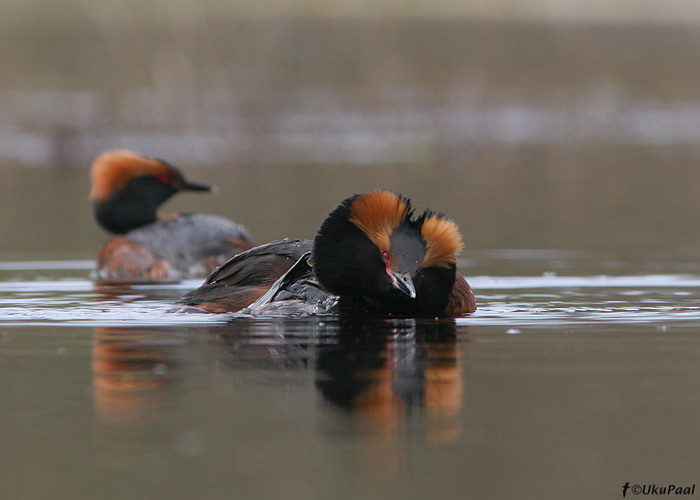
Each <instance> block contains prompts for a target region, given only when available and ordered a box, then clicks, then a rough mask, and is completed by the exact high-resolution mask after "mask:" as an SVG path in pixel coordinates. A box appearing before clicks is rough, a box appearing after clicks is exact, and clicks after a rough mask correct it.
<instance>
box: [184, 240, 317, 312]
mask: <svg viewBox="0 0 700 500" xmlns="http://www.w3.org/2000/svg"><path fill="white" fill-rule="evenodd" d="M311 245H312V242H311V241H310V240H281V241H274V242H272V243H268V244H267V245H261V246H259V247H255V248H252V249H250V250H247V251H245V252H243V253H240V254H238V255H236V256H235V257H233V258H232V259H230V260H228V261H227V262H226V263H225V264H223V265H222V266H221V267H220V268H219V269H217V270H216V271H214V272H213V273H212V274H211V275H210V276H209V278H207V280H206V281H205V282H204V284H203V285H202V286H201V287H199V288H198V289H196V290H194V291H192V292H190V293H188V294H187V295H185V296H184V297H182V298H181V299H180V300H179V301H178V302H179V303H181V304H184V305H189V306H194V307H198V308H200V309H204V310H207V311H210V312H217V313H222V312H234V311H239V310H241V309H243V308H244V307H247V306H249V305H250V304H251V303H253V302H255V301H256V300H257V299H258V298H259V297H260V296H262V295H263V294H264V293H265V292H266V291H267V290H268V289H269V288H270V285H272V284H273V283H274V282H275V281H276V280H277V279H278V278H280V277H281V276H282V275H283V274H284V273H286V272H287V271H288V270H289V268H290V267H292V265H293V264H294V263H295V262H296V261H297V260H299V258H300V257H301V256H302V255H304V254H305V253H306V252H309V251H311Z"/></svg>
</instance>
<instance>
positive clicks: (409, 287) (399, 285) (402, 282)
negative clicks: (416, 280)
mask: <svg viewBox="0 0 700 500" xmlns="http://www.w3.org/2000/svg"><path fill="white" fill-rule="evenodd" d="M391 283H392V284H393V285H394V288H396V289H397V290H401V291H402V292H403V293H405V294H406V295H408V296H409V297H411V298H412V299H415V298H416V287H415V286H414V285H413V279H411V275H410V274H409V273H399V272H396V271H392V273H391Z"/></svg>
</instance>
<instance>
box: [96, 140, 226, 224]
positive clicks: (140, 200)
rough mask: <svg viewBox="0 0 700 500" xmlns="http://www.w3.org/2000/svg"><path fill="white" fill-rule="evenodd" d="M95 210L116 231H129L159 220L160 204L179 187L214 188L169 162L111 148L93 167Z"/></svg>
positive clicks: (209, 189) (101, 220) (191, 188)
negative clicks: (188, 176)
mask: <svg viewBox="0 0 700 500" xmlns="http://www.w3.org/2000/svg"><path fill="white" fill-rule="evenodd" d="M91 180H92V191H91V192H90V199H91V201H92V206H93V212H94V214H95V218H96V219H97V221H98V222H99V224H100V225H101V226H102V227H103V228H104V229H106V230H107V231H110V232H112V233H117V234H121V233H126V232H128V231H130V230H132V229H135V228H137V227H140V226H144V225H146V224H150V223H152V222H155V221H156V212H157V210H158V207H159V206H160V205H161V204H162V203H164V202H165V201H166V200H167V199H168V198H170V197H171V196H172V195H173V194H175V193H177V192H178V191H184V190H187V191H212V190H213V188H212V187H211V186H207V185H205V184H200V183H197V182H191V181H189V180H187V179H186V178H185V176H184V175H183V174H182V172H180V171H179V170H178V169H177V168H175V167H174V166H172V165H170V164H169V163H167V162H165V161H163V160H159V159H155V158H147V157H145V156H141V155H138V154H136V153H131V152H129V151H108V152H106V153H103V154H101V155H100V156H98V157H97V159H96V160H95V162H94V163H93V165H92V171H91Z"/></svg>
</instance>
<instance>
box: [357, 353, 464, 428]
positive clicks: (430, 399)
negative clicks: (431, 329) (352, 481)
mask: <svg viewBox="0 0 700 500" xmlns="http://www.w3.org/2000/svg"><path fill="white" fill-rule="evenodd" d="M423 347H424V349H425V350H424V357H423V360H422V361H421V362H420V365H418V364H415V365H411V364H410V363H409V364H408V367H407V368H408V369H409V370H415V373H412V374H411V380H402V377H403V376H404V375H402V374H400V373H397V371H398V368H397V367H396V365H394V364H392V363H390V362H387V363H386V364H385V365H384V366H382V367H380V368H376V369H372V370H360V371H358V372H356V373H355V374H354V377H355V378H356V379H357V380H361V381H364V382H367V386H366V387H364V388H363V389H362V391H361V392H359V393H357V394H356V395H355V397H354V399H353V401H352V404H353V411H354V413H355V415H356V416H357V417H358V418H359V419H361V420H363V421H365V422H371V423H372V431H373V432H376V433H378V434H379V435H383V436H390V435H392V434H393V433H395V432H397V431H400V430H402V429H401V428H402V427H403V426H404V425H405V424H406V422H405V420H406V419H409V418H414V417H415V415H414V414H413V413H414V410H422V413H423V414H424V415H425V417H426V419H425V425H426V427H425V434H426V436H427V437H429V438H430V439H434V440H437V441H444V440H452V439H454V438H456V437H457V436H458V435H459V424H458V420H457V417H458V415H459V412H460V410H461V407H462V374H461V371H460V365H459V363H458V353H457V350H456V346H455V344H454V343H438V344H435V343H426V344H423ZM390 350H391V346H390ZM387 356H391V354H388V353H387V351H385V352H383V353H382V354H381V355H380V356H379V357H380V358H381V357H384V358H386V357H387ZM404 368H406V366H404ZM401 384H403V385H408V386H410V387H411V389H409V390H408V391H406V390H402V391H399V390H397V386H398V385H401ZM412 407H413V408H412Z"/></svg>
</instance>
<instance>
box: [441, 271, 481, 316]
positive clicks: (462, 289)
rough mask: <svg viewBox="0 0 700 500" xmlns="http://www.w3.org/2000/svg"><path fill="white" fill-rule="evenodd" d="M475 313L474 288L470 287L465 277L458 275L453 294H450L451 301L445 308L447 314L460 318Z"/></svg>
mask: <svg viewBox="0 0 700 500" xmlns="http://www.w3.org/2000/svg"><path fill="white" fill-rule="evenodd" d="M474 311H476V298H475V297H474V292H473V291H472V287H470V286H469V283H467V280H465V279H464V276H462V275H461V274H459V273H457V276H456V278H455V285H454V287H452V293H450V299H449V302H448V303H447V307H446V308H445V314H448V315H450V316H459V315H461V314H467V313H473V312H474Z"/></svg>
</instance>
